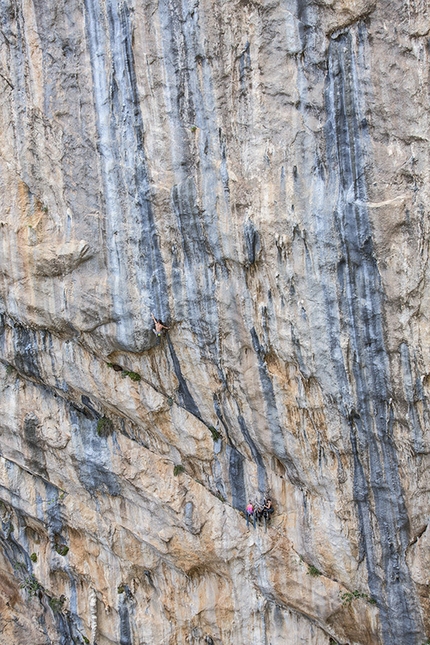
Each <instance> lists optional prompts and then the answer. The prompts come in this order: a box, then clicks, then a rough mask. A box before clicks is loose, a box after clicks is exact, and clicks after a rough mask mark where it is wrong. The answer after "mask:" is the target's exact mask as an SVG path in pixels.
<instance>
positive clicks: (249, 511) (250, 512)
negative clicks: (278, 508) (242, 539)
mask: <svg viewBox="0 0 430 645" xmlns="http://www.w3.org/2000/svg"><path fill="white" fill-rule="evenodd" d="M251 517H252V519H253V522H254V528H255V513H254V507H253V505H252V502H251V500H250V501H249V502H248V506H247V507H246V526H247V527H248V528H249V520H250V519H251Z"/></svg>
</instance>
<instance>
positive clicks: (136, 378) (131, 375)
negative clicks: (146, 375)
mask: <svg viewBox="0 0 430 645" xmlns="http://www.w3.org/2000/svg"><path fill="white" fill-rule="evenodd" d="M127 376H128V378H130V379H131V380H132V381H136V383H139V381H141V380H142V377H141V376H140V374H138V373H137V372H127Z"/></svg>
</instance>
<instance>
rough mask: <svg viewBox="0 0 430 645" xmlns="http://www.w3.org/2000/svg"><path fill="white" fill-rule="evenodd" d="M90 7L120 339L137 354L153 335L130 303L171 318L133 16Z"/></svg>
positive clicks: (88, 1) (90, 3)
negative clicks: (148, 157)
mask: <svg viewBox="0 0 430 645" xmlns="http://www.w3.org/2000/svg"><path fill="white" fill-rule="evenodd" d="M85 8H86V17H87V38H88V47H89V51H90V55H91V65H92V72H93V91H94V100H95V105H96V112H97V128H98V137H99V151H100V162H101V168H102V176H103V182H104V208H105V211H106V247H107V250H108V261H109V274H110V275H111V276H112V280H113V283H112V297H113V304H114V310H115V314H116V315H117V317H118V321H119V323H120V324H118V327H117V333H118V340H119V341H120V342H121V343H122V344H123V345H124V346H126V347H128V348H130V349H136V347H135V344H136V336H137V338H138V339H139V341H140V342H143V343H144V344H145V346H146V345H147V344H148V343H150V334H151V331H150V329H146V331H142V320H141V318H140V313H139V312H135V313H134V314H133V315H132V314H130V311H133V307H132V306H131V303H132V302H133V301H134V300H135V299H136V297H139V298H141V299H142V314H143V316H146V315H147V312H148V311H151V310H152V311H155V312H156V314H157V316H158V317H160V318H162V319H163V320H169V307H168V299H167V287H166V277H165V272H164V266H163V262H162V257H161V253H160V249H159V244H158V239H157V229H156V225H155V220H154V214H153V210H152V205H151V201H150V200H151V196H150V182H149V177H148V172H147V164H146V157H145V150H144V134H143V133H144V127H143V119H142V114H141V110H140V105H139V95H138V90H137V80H136V74H135V66H134V57H133V50H132V32H131V24H130V23H131V21H130V12H129V9H128V6H127V3H125V2H121V3H118V2H116V0H107V2H106V7H105V9H106V13H105V12H104V5H103V6H102V5H101V3H100V2H99V0H85ZM136 291H137V294H139V296H137V294H136ZM133 317H135V318H136V320H135V321H134V322H133V321H132V318H133ZM144 327H147V325H145V326H144Z"/></svg>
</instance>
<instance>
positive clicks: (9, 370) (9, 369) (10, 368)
mask: <svg viewBox="0 0 430 645" xmlns="http://www.w3.org/2000/svg"><path fill="white" fill-rule="evenodd" d="M14 372H15V368H14V366H13V365H6V374H7V375H8V376H9V374H13V373H14Z"/></svg>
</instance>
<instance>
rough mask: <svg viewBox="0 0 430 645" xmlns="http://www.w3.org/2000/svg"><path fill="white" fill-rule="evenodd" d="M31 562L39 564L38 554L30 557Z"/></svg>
mask: <svg viewBox="0 0 430 645" xmlns="http://www.w3.org/2000/svg"><path fill="white" fill-rule="evenodd" d="M30 560H31V561H32V562H37V554H36V553H32V554H31V555H30Z"/></svg>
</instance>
